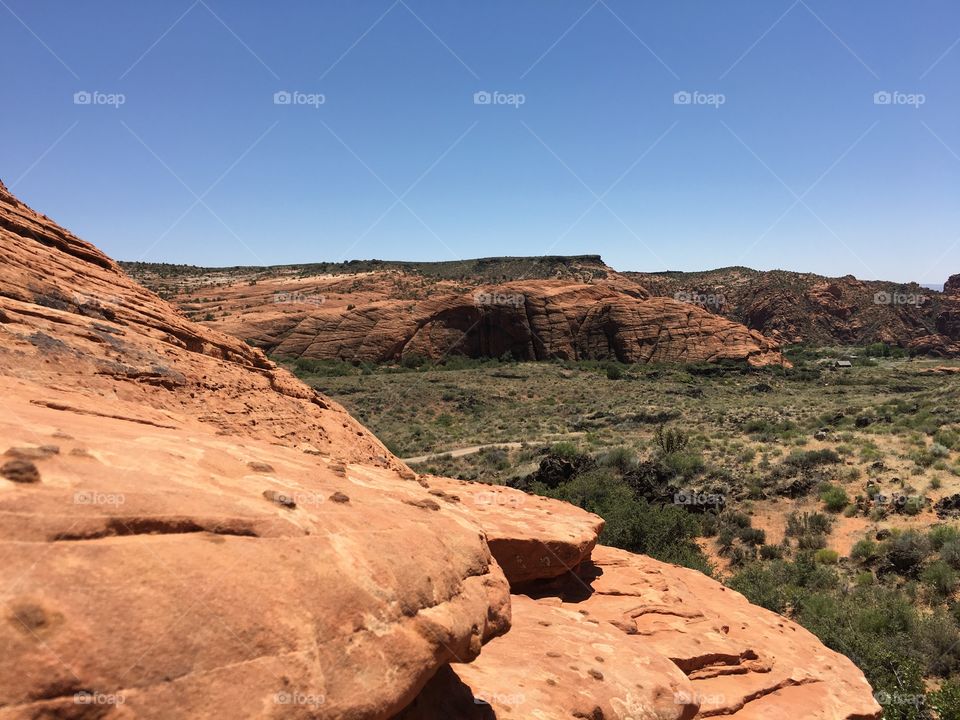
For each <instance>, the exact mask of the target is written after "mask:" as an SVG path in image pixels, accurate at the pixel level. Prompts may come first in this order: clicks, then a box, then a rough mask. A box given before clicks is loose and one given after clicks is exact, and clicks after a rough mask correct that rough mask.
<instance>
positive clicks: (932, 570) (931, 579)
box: [921, 560, 957, 599]
mask: <svg viewBox="0 0 960 720" xmlns="http://www.w3.org/2000/svg"><path fill="white" fill-rule="evenodd" d="M921 579H922V580H923V582H924V583H925V584H926V585H928V586H929V587H930V589H931V590H932V591H933V593H934V594H935V595H937V596H938V597H939V598H941V599H943V598H948V597H950V596H951V595H952V594H953V591H954V590H955V589H956V587H957V573H956V571H955V570H954V569H953V568H952V567H950V565H948V564H947V563H945V562H944V561H943V560H937V561H936V562H933V563H930V564H929V565H928V566H927V567H926V568H924V570H923V573H922V574H921Z"/></svg>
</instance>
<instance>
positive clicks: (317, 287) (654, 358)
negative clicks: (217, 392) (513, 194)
mask: <svg viewBox="0 0 960 720" xmlns="http://www.w3.org/2000/svg"><path fill="white" fill-rule="evenodd" d="M251 282H252V281H251V280H247V279H245V278H237V279H227V280H225V282H224V284H221V285H218V286H216V287H208V286H204V287H202V288H201V289H199V290H195V291H192V292H189V293H188V294H186V295H177V296H176V300H177V302H178V303H179V304H180V307H181V308H183V309H184V310H185V311H187V312H193V313H195V314H196V317H197V318H198V319H200V318H205V319H206V322H207V323H208V325H209V326H211V327H215V328H217V329H220V330H223V331H225V332H228V333H230V334H232V335H234V336H236V337H238V338H243V339H244V340H248V341H250V342H251V343H253V344H255V345H257V346H258V347H261V348H263V349H264V350H265V351H267V352H268V353H270V354H275V355H277V356H281V357H292V358H300V357H303V358H314V359H339V360H349V361H367V362H396V361H400V360H403V359H412V358H418V357H419V358H425V359H431V360H440V359H443V358H445V357H447V356H450V355H460V356H467V357H497V358H498V357H502V356H504V355H510V356H512V357H513V358H516V359H522V360H542V359H547V358H560V359H571V360H574V359H616V360H620V361H622V362H626V363H638V362H639V363H647V362H658V361H672V362H714V361H720V360H731V361H746V362H748V363H750V364H751V365H769V364H779V363H781V362H782V356H781V355H780V352H779V346H778V344H777V343H776V342H774V341H771V340H769V339H767V338H765V337H764V336H763V335H761V334H760V333H758V332H752V331H750V330H747V329H746V328H745V327H743V326H742V325H739V324H737V323H734V322H730V321H728V320H726V319H724V318H721V317H718V316H717V315H714V314H712V313H709V312H707V311H705V310H703V309H702V308H699V307H697V306H696V305H693V304H690V303H684V302H679V301H677V300H674V299H670V298H651V297H650V296H649V294H648V293H647V292H646V291H645V290H644V289H643V288H641V287H639V286H638V285H637V284H636V283H634V282H632V281H630V280H627V279H625V278H623V277H622V276H620V275H617V274H615V273H612V272H611V273H610V274H609V275H608V276H606V277H603V278H597V279H595V280H594V281H592V282H590V283H586V282H583V281H582V280H580V279H578V278H569V277H566V278H564V279H559V280H517V281H512V282H503V283H499V284H495V285H490V284H484V283H479V284H478V283H472V282H469V281H468V282H463V283H455V282H450V281H435V280H427V279H425V278H419V277H414V278H409V277H407V276H403V275H400V274H399V273H396V272H393V273H384V272H375V273H370V274H367V275H363V276H359V277H358V276H348V277H344V276H313V277H307V278H303V277H292V276H290V275H289V274H286V275H283V274H282V275H280V276H274V277H267V278H262V279H258V280H256V282H255V284H251Z"/></svg>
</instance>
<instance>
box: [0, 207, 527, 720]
mask: <svg viewBox="0 0 960 720" xmlns="http://www.w3.org/2000/svg"><path fill="white" fill-rule="evenodd" d="M0 260H2V262H0V394H2V397H3V411H2V414H0V438H2V443H3V446H0V454H3V453H6V454H5V455H4V460H3V461H4V467H7V465H10V464H19V465H17V467H11V468H9V469H8V472H5V473H4V474H3V476H0V578H2V579H0V647H2V648H3V651H2V652H0V718H37V717H77V718H93V717H112V716H116V717H139V718H204V717H208V718H222V717H231V718H270V717H273V718H280V717H284V718H287V717H322V718H383V717H388V716H389V715H391V714H393V713H394V712H396V711H398V710H400V709H401V708H403V707H404V706H405V705H406V704H407V703H409V701H410V700H411V699H412V698H413V697H414V696H415V694H416V693H417V692H418V691H419V690H420V689H421V687H422V686H423V685H424V684H425V683H426V682H427V681H428V680H429V679H430V678H431V677H432V676H433V675H434V673H435V672H436V670H437V669H438V668H441V667H443V666H445V665H446V664H447V663H449V662H452V661H467V660H470V659H472V658H473V657H475V656H476V655H477V653H478V652H479V651H480V647H481V645H482V643H483V642H485V641H487V640H489V639H491V638H493V637H495V636H497V635H499V634H502V633H503V632H505V631H506V630H507V628H508V627H509V595H508V586H507V583H506V580H505V578H504V576H503V574H502V572H501V571H500V569H499V568H498V567H497V565H496V563H495V561H494V560H493V559H492V556H491V554H490V551H489V548H488V546H487V544H486V541H485V539H484V536H483V533H482V531H481V529H480V528H479V526H478V525H477V524H476V522H475V521H474V520H472V519H471V518H470V516H469V515H468V513H467V512H466V511H465V510H464V509H463V508H462V507H460V506H456V505H452V504H444V506H443V507H438V509H437V510H436V511H434V512H431V513H430V517H429V521H425V518H424V510H423V509H422V507H421V505H422V504H424V503H430V502H433V496H431V495H430V494H429V493H428V492H427V490H426V489H425V488H423V487H422V486H421V485H420V484H419V483H417V482H415V481H414V477H413V476H412V473H410V471H409V470H407V469H406V468H405V467H403V466H402V464H401V463H400V462H399V461H397V460H396V459H395V458H393V457H392V456H391V455H390V454H389V453H388V452H387V451H386V449H385V448H384V447H383V446H382V445H381V444H380V443H379V441H377V440H376V438H374V437H373V436H372V435H370V433H369V432H367V431H366V430H365V429H364V428H363V427H362V426H360V425H359V424H358V423H356V422H355V421H354V420H353V419H352V418H351V417H349V415H347V413H346V412H344V411H343V410H342V409H341V408H340V407H339V406H337V405H336V404H335V403H332V402H331V401H329V400H328V399H327V398H324V397H322V396H320V395H318V394H316V393H314V392H313V391H312V390H310V389H309V388H307V387H305V386H304V385H302V384H300V383H299V382H298V381H296V380H295V379H294V378H292V377H291V376H289V375H288V374H287V373H286V372H284V371H282V370H278V369H277V368H276V367H274V366H273V364H272V363H270V362H269V361H268V360H267V359H266V358H265V357H264V356H263V355H262V353H261V352H260V351H259V350H254V349H252V348H250V347H248V346H246V345H245V344H243V343H241V342H240V341H238V340H235V339H234V338H231V337H228V336H226V335H221V334H219V333H217V332H214V331H211V330H208V329H206V328H203V327H201V326H197V325H194V324H193V323H191V322H189V321H187V320H185V319H184V318H182V317H181V316H180V315H179V314H178V313H177V312H176V311H174V310H173V309H172V308H170V307H169V306H168V305H167V304H166V303H164V302H163V301H161V300H160V299H159V298H157V297H156V296H154V295H153V294H152V293H150V292H148V291H146V290H144V289H143V288H141V287H139V286H138V285H136V284H135V283H133V282H132V281H131V280H129V279H128V278H127V277H125V276H124V275H123V274H122V273H121V272H120V271H119V270H118V268H117V267H116V266H115V265H114V263H113V262H112V261H111V260H109V259H108V258H106V257H105V256H104V255H102V254H101V253H100V252H99V251H98V250H97V249H96V248H94V247H93V246H91V245H89V244H87V243H85V242H83V241H81V240H79V239H78V238H76V237H74V236H73V235H71V234H70V233H69V232H67V231H66V230H64V229H62V228H60V227H59V226H57V225H55V224H54V223H53V222H52V221H50V220H48V219H47V218H44V217H43V216H40V215H38V214H36V213H34V212H33V211H31V210H29V209H28V208H27V207H26V206H24V205H22V204H21V203H19V202H18V201H16V200H15V199H13V198H12V197H11V196H10V195H9V194H8V193H6V192H5V191H2V192H0ZM52 448H53V449H52ZM54 449H55V451H54ZM265 493H266V494H265ZM277 497H282V498H287V499H289V502H281V503H278V502H275V501H274V500H271V498H277ZM341 497H345V498H349V501H348V502H339V501H338V499H339V498H341Z"/></svg>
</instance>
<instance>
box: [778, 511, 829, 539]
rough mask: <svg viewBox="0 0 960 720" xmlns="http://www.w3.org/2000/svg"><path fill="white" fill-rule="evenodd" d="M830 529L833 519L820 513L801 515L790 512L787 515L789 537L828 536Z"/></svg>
mask: <svg viewBox="0 0 960 720" xmlns="http://www.w3.org/2000/svg"><path fill="white" fill-rule="evenodd" d="M832 529H833V518H832V517H830V516H829V515H824V514H823V513H821V512H813V513H808V512H805V513H803V514H802V515H801V514H798V513H796V512H791V513H790V514H789V515H787V535H788V536H789V537H801V536H803V535H810V534H813V535H829V534H830V531H831V530H832Z"/></svg>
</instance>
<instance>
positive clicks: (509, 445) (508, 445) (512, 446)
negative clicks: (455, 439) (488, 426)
mask: <svg viewBox="0 0 960 720" xmlns="http://www.w3.org/2000/svg"><path fill="white" fill-rule="evenodd" d="M584 434H585V433H582V432H572V433H565V434H563V435H557V436H555V437H550V438H545V439H542V440H525V441H523V442H498V443H487V444H486V445H471V446H470V447H464V448H457V449H456V450H445V451H442V452H433V453H428V454H427V455H417V456H416V457H408V458H403V461H404V462H405V463H407V464H410V463H414V464H417V463H425V462H428V461H430V460H434V459H436V458H440V457H445V456H448V455H449V456H450V457H455V458H458V457H464V456H465V455H475V454H476V453H478V452H480V451H481V450H486V449H487V448H500V449H502V450H519V449H520V448H522V447H523V446H524V445H547V444H549V443H555V442H560V441H561V440H567V439H570V438H577V437H581V436H582V435H584Z"/></svg>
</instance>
